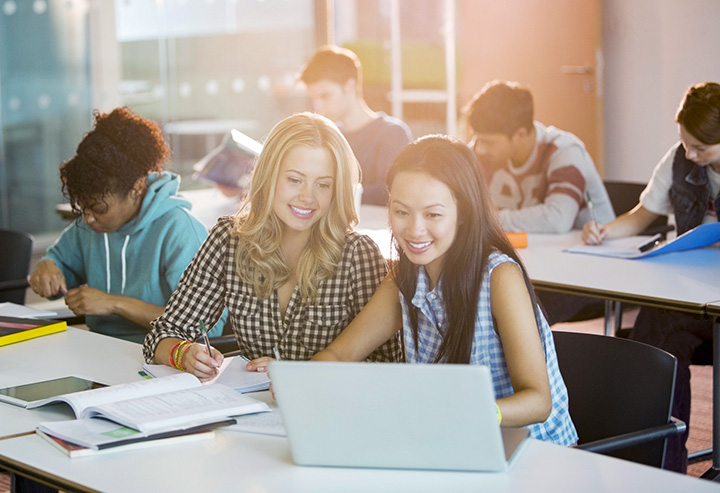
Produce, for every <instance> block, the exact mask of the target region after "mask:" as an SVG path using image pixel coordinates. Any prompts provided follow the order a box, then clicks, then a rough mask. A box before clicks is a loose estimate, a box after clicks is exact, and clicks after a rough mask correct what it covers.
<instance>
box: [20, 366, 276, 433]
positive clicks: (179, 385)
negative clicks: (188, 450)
mask: <svg viewBox="0 0 720 493" xmlns="http://www.w3.org/2000/svg"><path fill="white" fill-rule="evenodd" d="M55 402H64V403H67V404H69V405H70V407H71V408H72V410H73V412H74V413H75V416H76V417H77V418H79V419H83V418H92V417H103V418H107V419H110V420H112V421H114V422H116V423H119V424H122V425H125V426H127V427H128V428H133V429H135V430H138V431H142V432H153V431H160V430H168V429H172V428H182V427H188V426H191V425H193V424H205V423H208V422H211V421H217V420H218V419H220V418H226V417H230V416H239V415H242V414H250V413H257V412H263V411H267V410H268V409H269V408H268V405H267V404H266V403H264V402H261V401H258V400H256V399H252V398H250V397H248V396H246V395H242V394H241V393H239V392H237V391H235V390H233V389H231V388H230V387H227V386H225V385H221V384H214V385H203V384H202V383H201V382H200V380H198V379H197V378H196V377H195V376H194V375H191V374H190V373H180V374H177V375H171V376H169V377H165V378H154V379H151V380H143V381H141V382H133V383H126V384H121V385H113V386H110V387H103V388H99V389H92V390H85V391H82V392H76V393H72V394H64V395H59V396H55V397H50V398H47V399H41V400H38V401H34V402H30V403H28V404H27V405H26V406H25V407H27V408H34V407H39V406H43V405H46V404H51V403H55Z"/></svg>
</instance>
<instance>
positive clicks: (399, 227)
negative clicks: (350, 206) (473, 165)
mask: <svg viewBox="0 0 720 493" xmlns="http://www.w3.org/2000/svg"><path fill="white" fill-rule="evenodd" d="M389 212H390V227H391V228H392V232H393V236H394V237H395V239H396V241H397V242H398V245H399V246H400V248H402V250H403V252H404V253H405V255H406V256H407V258H408V260H410V261H411V262H412V263H413V264H416V265H424V266H425V269H426V270H427V273H428V275H429V276H430V280H431V282H432V285H433V287H434V286H436V285H437V282H438V279H439V277H440V273H441V271H442V265H443V261H444V258H445V255H446V254H447V252H448V250H449V249H450V247H451V246H452V244H453V242H454V241H455V235H456V233H457V226H458V210H457V204H456V203H455V199H454V197H453V195H452V192H451V191H450V189H449V188H448V187H447V185H445V184H444V183H443V182H441V181H439V180H436V179H435V178H433V177H431V176H430V175H428V174H427V173H423V172H419V171H403V172H400V173H398V174H397V175H396V176H395V178H394V179H393V182H392V185H391V187H390V210H389Z"/></svg>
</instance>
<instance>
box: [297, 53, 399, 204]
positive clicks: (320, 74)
mask: <svg viewBox="0 0 720 493" xmlns="http://www.w3.org/2000/svg"><path fill="white" fill-rule="evenodd" d="M362 77H363V76H362V65H361V64H360V60H359V59H358V57H357V55H356V54H355V53H353V52H352V51H350V50H347V49H344V48H340V47H337V46H331V45H328V46H323V47H321V48H319V49H318V50H317V51H316V52H315V53H314V54H313V56H312V57H311V58H310V60H309V61H308V63H307V65H306V66H305V67H304V68H303V70H302V73H301V74H300V80H301V81H302V82H303V83H304V84H305V86H306V87H307V93H308V97H309V98H310V103H311V105H312V108H313V111H315V112H317V113H320V114H321V115H323V116H325V117H327V118H329V119H331V120H333V121H334V122H335V123H337V125H338V127H339V128H340V130H341V131H342V133H343V135H344V136H345V138H346V139H347V141H348V143H349V144H350V147H351V148H352V150H353V153H355V157H356V158H357V160H358V162H359V163H360V168H361V169H362V184H363V196H362V202H363V203H364V204H374V205H387V200H388V194H387V188H386V185H385V175H386V174H387V170H388V168H389V167H390V165H391V164H392V162H393V160H394V159H395V156H397V154H398V153H399V152H400V149H402V148H403V147H405V145H407V144H408V143H410V142H411V141H412V135H411V133H410V129H409V128H408V126H407V125H406V124H405V123H404V122H403V121H401V120H399V119H397V118H393V117H391V116H388V115H386V114H385V113H383V112H381V111H378V112H376V111H373V110H371V109H370V107H369V106H368V105H367V103H366V102H365V98H364V97H363V86H362V84H363V79H362Z"/></svg>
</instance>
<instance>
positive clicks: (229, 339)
mask: <svg viewBox="0 0 720 493" xmlns="http://www.w3.org/2000/svg"><path fill="white" fill-rule="evenodd" d="M209 340H210V345H211V346H212V347H214V348H215V349H217V350H218V351H220V352H221V353H222V354H223V355H225V356H234V354H230V353H235V352H236V351H238V350H239V349H238V343H237V338H236V337H235V334H229V335H225V334H223V335H221V336H217V337H210V338H209Z"/></svg>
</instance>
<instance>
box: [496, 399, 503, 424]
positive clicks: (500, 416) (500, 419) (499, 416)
mask: <svg viewBox="0 0 720 493" xmlns="http://www.w3.org/2000/svg"><path fill="white" fill-rule="evenodd" d="M495 416H497V420H498V424H500V423H502V413H501V412H500V406H498V405H497V402H496V403H495Z"/></svg>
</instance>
